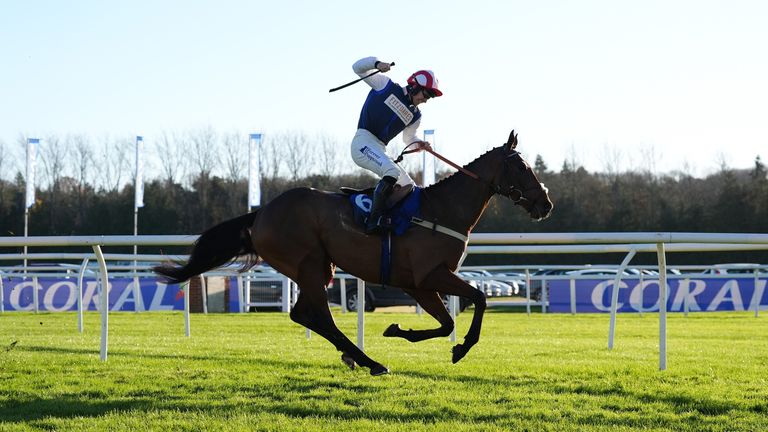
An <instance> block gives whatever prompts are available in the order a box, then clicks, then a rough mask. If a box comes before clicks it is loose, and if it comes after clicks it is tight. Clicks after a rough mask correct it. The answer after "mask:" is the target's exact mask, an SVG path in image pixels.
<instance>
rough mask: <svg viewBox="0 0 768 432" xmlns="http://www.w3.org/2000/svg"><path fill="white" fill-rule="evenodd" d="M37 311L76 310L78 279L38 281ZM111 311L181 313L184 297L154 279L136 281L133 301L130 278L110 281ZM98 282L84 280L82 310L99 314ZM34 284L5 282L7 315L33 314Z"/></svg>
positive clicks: (175, 288) (15, 280)
mask: <svg viewBox="0 0 768 432" xmlns="http://www.w3.org/2000/svg"><path fill="white" fill-rule="evenodd" d="M36 286H37V291H38V297H37V301H38V310H40V311H49V312H63V311H76V310H77V278H71V279H62V278H38V279H37V285H36ZM109 287H110V289H109V310H110V311H131V312H133V311H136V310H139V311H146V310H153V311H160V310H184V296H183V293H182V292H181V290H180V286H179V285H166V284H164V283H161V282H158V281H157V279H155V278H139V296H138V298H137V297H136V291H135V290H134V282H133V279H132V278H110V280H109ZM99 291H100V290H99V282H98V281H97V280H96V279H87V278H86V279H85V280H83V310H91V311H95V310H98V308H97V306H98V305H99ZM34 292H35V280H34V279H32V278H27V279H26V280H24V279H21V278H5V279H4V280H3V294H4V295H3V303H4V305H5V310H6V311H33V310H34V308H35V303H34Z"/></svg>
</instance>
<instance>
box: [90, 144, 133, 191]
mask: <svg viewBox="0 0 768 432" xmlns="http://www.w3.org/2000/svg"><path fill="white" fill-rule="evenodd" d="M100 141H101V143H100V146H99V149H98V153H97V155H96V160H97V161H99V163H98V164H97V167H98V176H99V179H100V183H101V184H100V187H101V189H102V190H106V191H110V192H116V191H118V190H119V189H120V186H121V185H122V182H123V181H124V179H126V178H128V177H130V175H129V174H128V171H129V170H130V155H131V154H132V152H131V149H133V147H132V146H131V140H130V139H128V138H111V137H109V136H107V135H105V136H104V137H102V138H101V140H100Z"/></svg>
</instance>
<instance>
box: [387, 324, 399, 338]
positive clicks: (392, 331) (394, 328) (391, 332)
mask: <svg viewBox="0 0 768 432" xmlns="http://www.w3.org/2000/svg"><path fill="white" fill-rule="evenodd" d="M398 332H400V324H392V325H390V326H389V327H387V329H386V330H384V336H386V337H395V336H397V333H398Z"/></svg>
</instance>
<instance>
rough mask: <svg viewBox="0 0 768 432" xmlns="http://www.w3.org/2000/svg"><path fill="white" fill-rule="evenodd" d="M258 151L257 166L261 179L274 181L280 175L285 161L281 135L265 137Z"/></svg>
mask: <svg viewBox="0 0 768 432" xmlns="http://www.w3.org/2000/svg"><path fill="white" fill-rule="evenodd" d="M260 150H261V151H259V166H260V167H261V171H262V177H269V179H270V180H275V179H276V178H277V177H278V176H279V175H280V168H281V167H282V165H283V162H284V160H285V153H286V151H285V148H284V147H283V146H282V141H281V134H273V135H265V136H264V138H263V139H262V142H261V149H260Z"/></svg>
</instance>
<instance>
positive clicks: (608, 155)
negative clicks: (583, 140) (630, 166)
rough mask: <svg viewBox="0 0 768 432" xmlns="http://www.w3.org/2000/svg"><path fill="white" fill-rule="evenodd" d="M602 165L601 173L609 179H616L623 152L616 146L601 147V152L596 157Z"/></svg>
mask: <svg viewBox="0 0 768 432" xmlns="http://www.w3.org/2000/svg"><path fill="white" fill-rule="evenodd" d="M598 158H599V159H600V161H601V162H602V165H603V171H604V172H605V173H606V174H607V175H608V176H610V177H611V178H614V179H615V178H617V177H618V175H619V173H620V172H621V169H622V166H621V162H622V160H623V159H624V155H623V152H622V151H621V149H620V148H618V147H616V146H610V145H608V144H605V145H603V151H602V152H601V153H600V155H599V156H598Z"/></svg>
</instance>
